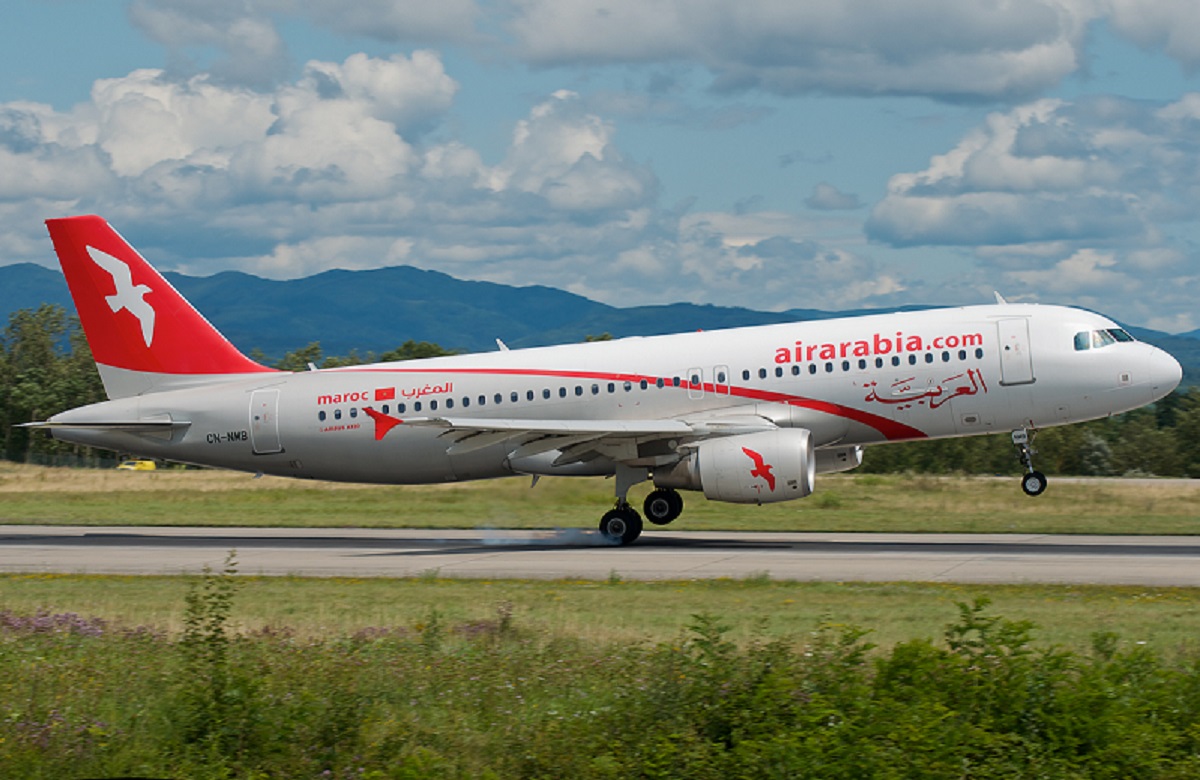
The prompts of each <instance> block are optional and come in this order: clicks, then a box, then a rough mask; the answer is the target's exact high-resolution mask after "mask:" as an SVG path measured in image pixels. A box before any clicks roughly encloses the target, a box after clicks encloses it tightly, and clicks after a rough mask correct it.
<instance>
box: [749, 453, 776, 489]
mask: <svg viewBox="0 0 1200 780" xmlns="http://www.w3.org/2000/svg"><path fill="white" fill-rule="evenodd" d="M742 452H744V453H746V455H747V457H749V458H750V460H752V461H754V468H752V469H750V476H752V477H762V478H763V479H764V480H766V483H767V488H769V489H770V491H771V492H772V493H774V492H775V475H774V474H772V473H771V469H772V468H773V467H772V466H771V464H769V463H767V462H765V461H764V460H763V456H762V455H760V454H759V453H757V452H755V451H754V450H752V449H750V448H749V447H742Z"/></svg>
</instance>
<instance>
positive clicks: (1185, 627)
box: [0, 574, 1200, 654]
mask: <svg viewBox="0 0 1200 780" xmlns="http://www.w3.org/2000/svg"><path fill="white" fill-rule="evenodd" d="M239 579H240V583H241V586H240V589H239V591H238V594H237V598H236V608H235V610H234V612H233V616H232V619H233V623H234V624H235V625H236V626H237V627H238V629H239V630H241V631H247V632H254V631H258V630H261V629H264V628H286V629H287V630H289V631H291V632H294V633H296V634H297V635H298V636H300V637H311V638H319V637H330V636H346V635H353V634H355V633H357V632H360V631H363V630H368V629H380V628H384V629H389V630H392V629H402V630H411V629H413V628H414V627H420V626H422V625H424V624H427V623H428V622H429V621H430V620H431V619H434V616H435V615H436V619H438V620H440V621H442V622H443V623H444V625H446V626H449V627H453V626H464V625H471V624H476V623H479V622H481V621H489V620H494V619H495V618H496V616H497V614H498V613H499V612H506V611H511V615H512V620H513V621H514V623H516V624H517V625H519V626H520V627H521V628H522V629H524V630H528V631H530V632H532V633H535V634H537V635H539V636H543V637H546V638H548V639H554V638H564V639H565V638H570V639H581V640H585V641H598V642H612V641H615V642H624V643H631V644H638V643H642V642H647V643H655V642H665V641H670V640H671V639H673V638H674V637H676V636H678V635H679V634H680V633H681V632H682V631H683V630H684V628H685V627H686V626H687V625H688V623H689V622H690V621H691V619H692V616H694V615H697V614H710V615H714V616H717V617H719V618H720V619H721V621H722V622H724V623H726V624H728V625H729V626H730V629H731V630H730V638H732V639H735V640H737V641H746V640H749V639H752V638H764V637H768V638H789V639H794V640H795V641H797V642H802V641H804V639H805V638H806V637H807V636H808V635H809V633H811V632H812V631H813V630H815V629H816V628H817V627H818V626H819V625H821V624H823V623H836V624H840V625H852V626H858V627H861V628H864V629H868V630H870V631H871V632H872V633H871V635H870V640H871V641H872V642H874V643H876V644H879V645H881V646H884V647H888V646H891V645H893V644H895V643H896V642H900V641H906V640H909V639H914V638H930V639H935V638H937V637H938V636H940V632H941V628H942V627H943V626H944V625H946V624H947V623H949V622H951V621H952V620H953V618H954V617H955V615H956V608H955V604H956V603H959V602H970V601H973V600H974V599H976V598H978V597H981V596H987V597H988V598H990V599H991V600H992V602H993V608H992V609H993V611H994V612H996V613H998V614H1001V615H1004V616H1006V617H1010V618H1012V619H1021V620H1031V621H1033V622H1034V623H1035V624H1036V625H1037V626H1038V630H1036V631H1035V632H1034V638H1035V640H1036V643H1037V644H1039V645H1042V646H1051V645H1060V646H1065V647H1070V648H1073V649H1077V650H1082V649H1086V648H1088V647H1089V646H1090V643H1091V637H1092V635H1093V634H1094V633H1096V632H1102V631H1111V632H1115V633H1117V634H1118V635H1120V636H1121V637H1122V638H1124V639H1125V640H1127V641H1128V642H1130V643H1137V642H1143V643H1147V644H1148V645H1149V646H1152V647H1154V648H1156V649H1158V650H1160V651H1164V652H1166V653H1168V654H1173V653H1175V652H1176V651H1184V650H1187V649H1195V648H1196V645H1197V641H1198V637H1197V633H1196V626H1197V625H1200V590H1197V589H1188V588H1136V587H1091V586H1086V587H1081V586H1051V585H1011V586H995V585H989V586H986V587H984V586H968V585H948V584H933V583H883V584H874V583H794V582H772V581H770V580H768V579H766V578H756V579H750V580H740V581H731V580H716V581H710V580H703V581H676V582H655V583H648V582H626V581H613V582H601V583H597V582H583V581H557V582H545V581H535V580H501V581H474V580H455V579H443V578H433V577H425V578H415V579H374V578H372V579H317V578H312V579H308V578H271V577H243V578H239ZM192 581H193V579H192V578H183V577H133V576H99V575H66V574H53V575H46V574H39V575H5V576H0V610H8V611H11V612H14V613H18V614H32V613H35V612H37V611H39V610H44V611H48V612H52V613H64V612H72V613H77V614H80V615H83V616H85V617H89V618H90V617H99V618H102V619H104V620H106V621H108V622H110V623H113V624H115V625H119V626H124V627H136V626H149V627H153V628H156V629H166V630H168V631H169V632H172V633H174V632H177V631H178V630H179V629H180V626H181V625H182V620H183V613H184V596H185V593H186V591H187V588H188V586H189V583H190V582H192Z"/></svg>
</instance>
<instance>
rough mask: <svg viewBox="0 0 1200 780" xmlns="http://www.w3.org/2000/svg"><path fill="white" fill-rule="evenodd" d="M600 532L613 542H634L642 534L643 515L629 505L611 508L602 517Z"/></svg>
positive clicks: (625, 543) (622, 543)
mask: <svg viewBox="0 0 1200 780" xmlns="http://www.w3.org/2000/svg"><path fill="white" fill-rule="evenodd" d="M600 533H601V534H602V535H603V536H604V538H605V539H607V540H608V541H610V542H612V543H613V544H619V545H621V546H624V545H627V544H632V543H633V542H634V541H635V540H636V539H637V538H638V537H639V536H641V535H642V516H641V515H639V514H638V513H637V512H635V511H634V510H633V509H631V508H628V507H627V508H624V509H610V510H609V511H607V512H605V513H604V517H602V518H600Z"/></svg>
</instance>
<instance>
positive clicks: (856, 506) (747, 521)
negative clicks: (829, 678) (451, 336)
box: [0, 464, 1200, 534]
mask: <svg viewBox="0 0 1200 780" xmlns="http://www.w3.org/2000/svg"><path fill="white" fill-rule="evenodd" d="M648 490H649V486H648V485H644V484H643V485H640V486H638V488H635V489H634V491H633V492H632V493H631V494H630V500H631V501H634V502H635V503H640V501H641V498H642V497H643V496H644V495H645V493H646V492H647V491H648ZM685 500H686V501H687V508H686V510H685V514H684V516H683V517H682V518H681V519H680V520H679V521H678V523H677V524H676V525H675V526H672V528H678V529H680V530H734V531H897V532H901V531H905V532H936V531H941V532H971V533H1096V534H1192V533H1196V532H1197V531H1198V530H1200V482H1197V481H1192V482H1181V481H1171V480H1166V481H1161V482H1155V481H1141V480H1139V481H1130V482H1123V481H1120V480H1094V481H1083V482H1074V481H1072V482H1067V481H1062V480H1059V481H1055V480H1054V479H1053V478H1051V485H1050V488H1049V489H1048V490H1047V491H1046V493H1045V494H1044V495H1042V496H1041V497H1039V498H1036V499H1031V498H1028V497H1026V496H1025V495H1024V494H1022V493H1021V491H1020V488H1019V487H1018V485H1017V480H1016V479H1013V478H1003V479H998V478H968V477H925V476H907V475H897V476H890V475H889V476H878V475H853V474H842V475H832V476H823V477H819V478H818V480H817V490H816V492H815V493H814V494H813V495H812V496H810V497H809V498H807V499H804V500H802V501H794V502H788V503H783V504H774V505H769V506H762V507H756V506H739V505H733V504H723V503H717V502H709V501H706V500H705V499H704V498H703V497H702V496H700V495H698V494H685ZM611 502H612V483H611V482H610V481H606V480H603V479H544V480H542V481H541V482H540V483H539V484H538V485H537V486H536V487H535V488H533V489H531V488H530V486H529V480H527V479H516V478H514V479H504V480H493V481H488V482H472V483H462V484H454V485H421V486H384V487H381V486H369V485H347V484H338V483H329V482H310V481H300V480H287V479H280V478H273V477H263V478H261V479H254V478H253V477H252V476H251V475H248V474H241V473H235V472H226V471H209V470H186V471H185V470H174V469H169V470H161V471H158V472H118V471H115V470H81V469H53V468H44V467H36V466H21V465H15V464H0V523H48V524H72V525H75V524H83V525H202V526H282V527H414V528H478V527H489V528H560V527H587V528H591V527H592V526H593V525H594V524H595V522H596V521H597V520H598V518H599V516H600V514H601V513H602V511H603V510H604V509H605V508H607V507H608V506H609V505H610V504H611Z"/></svg>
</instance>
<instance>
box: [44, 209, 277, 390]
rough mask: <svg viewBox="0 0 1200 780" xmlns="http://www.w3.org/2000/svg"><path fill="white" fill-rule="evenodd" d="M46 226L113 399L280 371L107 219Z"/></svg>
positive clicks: (53, 221)
mask: <svg viewBox="0 0 1200 780" xmlns="http://www.w3.org/2000/svg"><path fill="white" fill-rule="evenodd" d="M46 227H47V228H48V229H49V231H50V239H51V240H52V241H53V242H54V251H55V252H56V253H57V254H58V260H59V263H61V264H62V269H63V274H64V276H66V279H67V286H68V287H70V288H71V297H72V298H73V299H74V301H75V308H76V309H77V310H78V311H79V319H80V321H81V322H82V323H83V330H84V333H85V334H86V335H87V340H88V345H89V346H91V348H92V356H93V357H94V358H95V360H96V363H97V366H98V367H99V368H100V374H101V377H102V378H103V379H104V387H105V390H106V391H107V392H108V395H109V397H110V398H116V397H122V396H128V395H136V394H138V393H141V392H146V391H147V390H153V389H165V386H180V385H186V384H196V383H197V382H198V381H204V380H201V379H200V377H212V376H220V377H223V378H227V377H228V375H230V374H250V373H258V372H267V371H272V370H273V369H270V368H267V367H266V366H263V365H259V364H258V363H255V362H254V361H253V360H250V358H248V357H246V356H245V355H243V354H242V353H241V352H239V351H238V350H237V348H236V347H234V346H233V345H232V344H230V343H229V341H228V340H226V338H225V337H224V336H222V335H221V334H220V333H219V332H218V331H217V329H216V328H214V327H213V326H212V325H211V324H210V323H209V322H208V320H206V319H204V317H203V316H201V314H200V313H199V312H197V311H196V310H195V309H194V308H193V307H192V305H191V304H190V303H188V302H187V300H185V299H184V297H183V296H182V295H180V294H179V292H178V291H176V290H175V288H174V287H172V286H171V285H170V283H169V282H167V280H166V279H164V278H163V277H162V276H161V275H160V274H159V273H158V272H157V271H155V270H154V268H152V267H151V266H150V264H149V263H147V262H146V260H145V259H144V258H143V257H142V256H141V255H139V254H138V253H137V250H135V249H134V248H133V247H132V246H130V244H129V242H127V241H126V240H125V239H124V238H122V237H121V235H120V234H119V233H117V231H116V230H114V229H113V228H112V226H111V225H109V224H108V223H107V222H106V221H105V220H104V219H102V218H100V217H97V216H81V217H66V218H63V219H48V220H46ZM189 378H190V381H189Z"/></svg>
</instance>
